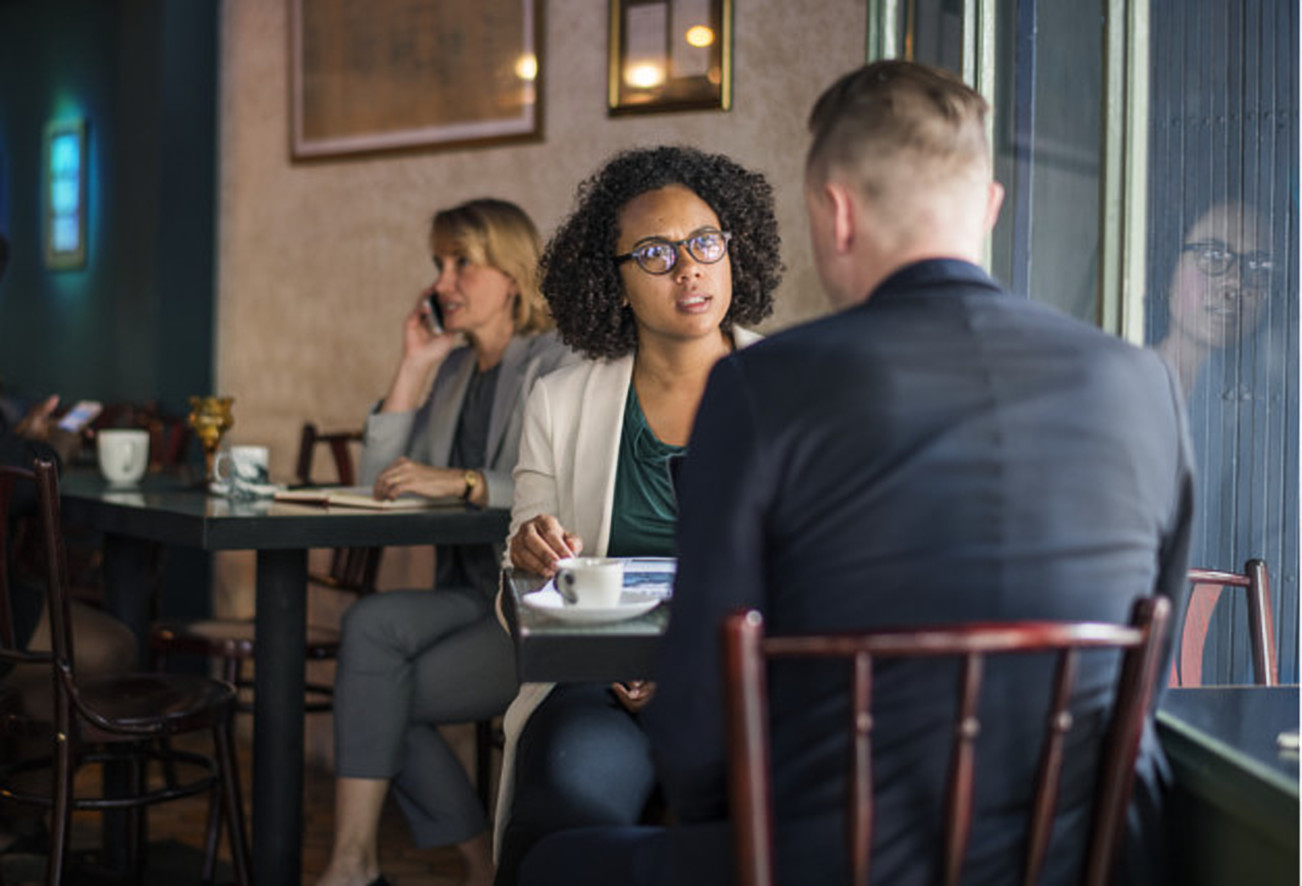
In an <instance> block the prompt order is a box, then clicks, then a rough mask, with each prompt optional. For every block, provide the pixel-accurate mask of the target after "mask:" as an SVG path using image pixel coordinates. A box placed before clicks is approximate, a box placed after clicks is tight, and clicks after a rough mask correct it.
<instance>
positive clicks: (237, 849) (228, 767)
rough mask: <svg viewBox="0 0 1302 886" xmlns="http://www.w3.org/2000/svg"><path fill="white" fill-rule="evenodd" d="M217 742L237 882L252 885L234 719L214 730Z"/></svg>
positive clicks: (227, 826) (223, 797)
mask: <svg viewBox="0 0 1302 886" xmlns="http://www.w3.org/2000/svg"><path fill="white" fill-rule="evenodd" d="M214 738H215V739H216V742H217V759H218V765H219V766H220V768H221V780H222V786H221V787H222V801H223V805H224V807H225V812H226V816H225V817H226V832H227V833H228V834H230V843H231V862H232V864H233V865H234V867H235V882H236V883H237V884H239V886H249V884H250V877H249V842H248V832H247V831H246V830H245V828H244V804H243V801H242V800H241V799H240V776H239V762H238V760H237V759H236V756H235V737H234V732H233V730H232V727H231V720H227V721H226V722H225V723H223V724H221V725H220V726H218V727H217V729H216V730H214Z"/></svg>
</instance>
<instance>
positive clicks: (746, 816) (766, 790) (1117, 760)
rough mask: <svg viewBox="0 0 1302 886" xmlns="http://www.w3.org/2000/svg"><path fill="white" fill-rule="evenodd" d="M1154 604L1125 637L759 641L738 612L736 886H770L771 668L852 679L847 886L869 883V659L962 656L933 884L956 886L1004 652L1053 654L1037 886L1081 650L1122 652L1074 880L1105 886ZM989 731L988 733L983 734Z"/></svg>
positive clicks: (733, 710)
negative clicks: (990, 673) (832, 668)
mask: <svg viewBox="0 0 1302 886" xmlns="http://www.w3.org/2000/svg"><path fill="white" fill-rule="evenodd" d="M1169 608H1170V607H1169V602H1168V601H1167V600H1165V599H1164V598H1149V599H1144V600H1140V601H1139V602H1138V603H1137V604H1136V606H1135V609H1134V613H1133V621H1132V624H1131V625H1130V626H1123V625H1108V624H1091V623H1055V622H1023V623H1007V624H996V623H987V624H969V625H956V626H946V627H935V628H930V627H929V628H919V629H917V630H904V631H877V632H866V633H858V634H854V633H844V634H816V635H804V636H778V637H766V636H765V634H764V621H763V618H762V617H761V616H760V614H759V613H758V612H755V611H749V612H744V611H739V612H736V613H733V614H732V615H730V616H728V617H727V618H726V619H725V622H724V624H723V626H722V629H721V631H722V640H723V668H724V684H725V699H726V701H725V711H726V720H727V728H728V758H729V797H730V801H731V808H732V819H733V832H734V848H735V858H736V862H737V869H736V871H737V883H738V884H739V886H772V884H773V878H774V870H775V869H774V848H773V847H774V814H773V797H772V787H771V776H770V751H769V724H770V720H769V709H768V683H767V680H768V676H767V669H766V666H767V665H769V664H770V663H773V662H775V661H776V660H778V659H799V658H804V659H809V658H822V659H840V660H844V661H846V663H847V666H848V667H849V668H851V674H852V691H851V696H850V699H848V700H847V708H848V713H847V717H846V726H847V728H848V730H849V731H850V733H851V734H852V736H853V742H852V747H853V750H852V753H851V754H850V755H849V756H850V759H849V760H848V761H847V763H848V769H849V776H848V779H847V816H846V820H847V822H848V823H849V826H850V831H849V835H848V839H847V843H848V846H847V851H848V854H849V858H850V863H849V865H848V868H849V869H850V870H851V871H852V872H853V878H852V880H851V882H852V883H855V884H862V883H867V882H869V873H870V861H871V858H870V851H871V847H872V842H873V825H874V822H873V772H872V741H871V740H872V730H873V718H872V671H873V664H874V662H875V661H877V660H886V659H898V658H923V657H927V658H929V657H940V656H947V657H960V658H961V659H962V660H963V667H962V669H961V676H960V679H959V685H958V687H957V688H958V692H959V705H958V710H957V716H956V719H955V723H954V731H953V735H954V738H953V744H952V747H951V757H950V766H949V775H948V782H947V793H946V796H947V800H946V804H945V806H946V808H945V822H944V845H943V847H938V852H937V855H936V857H937V858H939V859H941V860H942V870H943V872H944V879H943V882H944V883H946V884H957V883H958V882H959V877H960V875H961V873H962V870H963V864H964V856H965V852H966V847H967V840H968V834H969V830H970V827H971V824H972V804H973V783H974V773H975V767H976V762H977V761H976V758H975V743H976V736H977V733H978V732H979V731H980V728H981V724H980V722H979V721H978V719H977V704H978V700H979V696H980V691H981V681H982V674H983V665H984V661H985V658H986V657H987V656H989V655H997V654H1003V653H1024V652H1046V651H1054V652H1057V653H1058V659H1057V660H1058V666H1057V671H1056V676H1055V680H1054V687H1053V695H1052V705H1051V709H1050V710H1049V714H1048V716H1046V717H1045V719H1044V723H1045V739H1044V744H1043V746H1042V748H1041V756H1040V760H1039V765H1038V775H1037V778H1036V785H1035V797H1034V804H1033V806H1032V812H1031V813H1030V815H1029V821H1028V824H1027V837H1026V858H1025V859H1024V862H1023V864H1024V867H1023V874H1024V876H1023V877H1022V882H1024V883H1035V882H1036V880H1037V878H1038V874H1039V872H1040V870H1041V868H1042V866H1043V864H1044V861H1045V857H1046V853H1047V850H1048V846H1049V842H1050V837H1051V835H1052V825H1053V818H1054V808H1055V801H1056V798H1057V794H1058V789H1059V780H1060V776H1061V768H1062V762H1063V748H1064V743H1065V739H1066V733H1067V731H1068V730H1069V729H1070V728H1071V716H1070V714H1069V713H1068V704H1069V699H1070V689H1071V684H1072V682H1073V680H1074V676H1075V668H1076V663H1077V659H1078V656H1079V654H1080V652H1081V651H1083V650H1087V649H1096V648H1117V649H1122V650H1125V652H1124V658H1123V661H1122V666H1121V668H1120V670H1119V675H1118V680H1117V684H1116V699H1117V701H1116V704H1115V705H1114V708H1113V711H1112V714H1111V721H1110V724H1109V728H1108V736H1107V740H1106V742H1105V743H1104V745H1103V747H1102V751H1101V753H1102V756H1101V758H1100V759H1101V763H1100V768H1099V770H1098V779H1097V782H1096V785H1095V794H1094V809H1093V818H1092V823H1091V832H1090V837H1089V844H1088V846H1089V848H1088V851H1087V854H1086V859H1085V865H1086V871H1085V874H1084V876H1083V878H1082V881H1081V882H1083V883H1085V884H1088V886H1096V884H1097V886H1102V884H1105V883H1107V882H1108V877H1109V873H1110V870H1111V868H1112V865H1113V862H1114V859H1115V856H1116V852H1117V848H1118V846H1119V844H1120V841H1121V835H1122V829H1123V825H1124V822H1125V817H1126V807H1127V804H1128V802H1129V797H1130V790H1131V785H1132V781H1133V777H1134V768H1135V759H1136V754H1137V752H1138V747H1139V738H1140V733H1141V731H1142V726H1143V721H1144V717H1145V714H1146V712H1147V710H1148V708H1149V703H1150V700H1151V696H1152V691H1153V685H1154V682H1155V679H1156V677H1157V673H1158V669H1159V668H1160V666H1161V663H1160V662H1159V660H1158V659H1159V655H1160V649H1161V645H1162V642H1161V639H1162V636H1163V631H1164V629H1165V626H1166V621H1167V618H1168V613H1169ZM989 726H990V727H991V728H998V724H997V723H992V724H989Z"/></svg>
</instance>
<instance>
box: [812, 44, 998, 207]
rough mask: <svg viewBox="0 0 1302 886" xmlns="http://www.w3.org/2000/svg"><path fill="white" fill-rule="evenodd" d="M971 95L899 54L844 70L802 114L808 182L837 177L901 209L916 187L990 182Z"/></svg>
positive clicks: (978, 112)
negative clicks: (810, 137) (807, 134)
mask: <svg viewBox="0 0 1302 886" xmlns="http://www.w3.org/2000/svg"><path fill="white" fill-rule="evenodd" d="M988 110H989V106H988V105H987V104H986V100H985V99H984V98H982V97H981V95H980V94H979V93H977V92H976V91H975V90H973V89H972V88H970V87H969V86H967V85H966V84H964V83H963V81H961V80H959V79H958V78H957V77H955V76H954V75H953V74H950V73H949V72H948V71H943V70H940V69H938V68H931V67H927V66H926V65H920V64H916V63H914V62H906V61H899V60H888V61H879V62H873V63H872V64H869V65H865V66H864V67H862V68H859V69H858V70H856V71H852V72H851V73H849V74H847V75H845V76H844V77H842V78H841V79H840V80H838V81H837V82H836V83H834V84H832V86H831V87H829V88H828V89H827V91H826V92H824V93H823V94H822V96H820V97H819V99H818V102H817V103H816V104H815V105H814V110H813V111H812V112H811V113H810V115H809V129H810V132H811V133H812V134H813V142H812V144H811V145H810V148H809V156H808V160H807V162H806V166H805V172H806V178H807V180H808V181H809V182H811V183H820V182H825V181H827V179H828V178H830V177H831V176H832V175H833V174H838V175H843V176H845V177H846V178H847V179H848V180H849V182H850V183H852V184H853V185H855V186H856V187H857V188H858V189H859V190H860V191H861V192H862V193H863V194H864V196H865V197H867V198H868V199H869V200H871V201H874V202H877V203H884V204H886V205H888V206H897V207H898V208H899V209H901V210H905V209H906V208H907V206H908V204H909V201H910V199H911V198H912V196H913V195H915V194H917V193H918V192H920V191H930V190H934V189H942V190H944V189H948V188H950V187H953V186H955V185H959V184H961V183H980V184H981V185H982V186H984V184H985V183H986V182H988V181H989V180H990V175H991V164H990V146H989V143H988V142H987V140H986V131H985V119H986V113H987V111H988Z"/></svg>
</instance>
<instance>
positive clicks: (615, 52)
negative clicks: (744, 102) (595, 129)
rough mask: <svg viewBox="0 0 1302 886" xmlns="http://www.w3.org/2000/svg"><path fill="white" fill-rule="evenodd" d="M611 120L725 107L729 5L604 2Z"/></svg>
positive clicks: (728, 1)
mask: <svg viewBox="0 0 1302 886" xmlns="http://www.w3.org/2000/svg"><path fill="white" fill-rule="evenodd" d="M608 93H609V101H608V108H609V113H610V115H611V116H618V115H621V114H641V113H658V112H663V111H690V110H700V109H712V110H720V111H726V110H728V109H729V108H730V107H731V106H732V0H610V70H609V86H608Z"/></svg>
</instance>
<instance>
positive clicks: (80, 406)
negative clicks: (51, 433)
mask: <svg viewBox="0 0 1302 886" xmlns="http://www.w3.org/2000/svg"><path fill="white" fill-rule="evenodd" d="M103 409H104V407H103V405H102V404H100V403H98V402H96V401H95V400H79V401H78V402H77V405H75V406H73V407H72V408H71V409H69V410H68V414H67V415H65V416H64V417H63V418H61V419H59V430H61V431H67V432H68V433H70V434H76V433H78V432H80V431H81V430H82V429H83V428H85V427H86V425H88V424H90V423H91V422H93V421H94V420H95V416H97V415H99V414H100V412H101V411H103Z"/></svg>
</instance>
